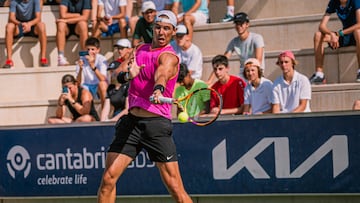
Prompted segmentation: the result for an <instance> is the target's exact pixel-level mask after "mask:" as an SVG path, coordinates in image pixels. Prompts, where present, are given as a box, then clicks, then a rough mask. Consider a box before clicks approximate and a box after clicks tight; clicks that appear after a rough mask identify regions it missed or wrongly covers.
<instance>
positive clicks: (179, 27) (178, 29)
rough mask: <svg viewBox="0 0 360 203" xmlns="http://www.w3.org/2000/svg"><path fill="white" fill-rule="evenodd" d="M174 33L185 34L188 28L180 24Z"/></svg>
mask: <svg viewBox="0 0 360 203" xmlns="http://www.w3.org/2000/svg"><path fill="white" fill-rule="evenodd" d="M176 34H177V35H187V34H188V30H187V28H186V26H185V25H183V24H180V25H178V26H177V27H176Z"/></svg>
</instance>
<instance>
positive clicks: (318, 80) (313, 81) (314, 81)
mask: <svg viewBox="0 0 360 203" xmlns="http://www.w3.org/2000/svg"><path fill="white" fill-rule="evenodd" d="M309 80H310V83H311V84H315V85H319V84H325V83H326V79H325V76H324V77H320V76H318V75H316V73H314V74H313V75H312V76H311V77H310V79H309Z"/></svg>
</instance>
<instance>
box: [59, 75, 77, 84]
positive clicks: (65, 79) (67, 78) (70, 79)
mask: <svg viewBox="0 0 360 203" xmlns="http://www.w3.org/2000/svg"><path fill="white" fill-rule="evenodd" d="M69 82H71V83H72V84H75V83H76V79H75V77H74V76H73V75H70V74H66V75H64V76H63V77H62V79H61V83H62V84H66V83H69Z"/></svg>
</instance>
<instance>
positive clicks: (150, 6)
mask: <svg viewBox="0 0 360 203" xmlns="http://www.w3.org/2000/svg"><path fill="white" fill-rule="evenodd" d="M150 9H151V10H154V11H156V6H155V4H154V2H152V1H145V2H143V3H142V5H141V12H143V13H145V12H146V11H147V10H150Z"/></svg>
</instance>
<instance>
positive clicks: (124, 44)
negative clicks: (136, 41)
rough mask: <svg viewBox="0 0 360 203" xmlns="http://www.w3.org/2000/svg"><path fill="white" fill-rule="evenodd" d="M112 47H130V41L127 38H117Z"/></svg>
mask: <svg viewBox="0 0 360 203" xmlns="http://www.w3.org/2000/svg"><path fill="white" fill-rule="evenodd" d="M114 47H123V48H131V42H130V40H128V39H125V38H124V39H119V40H118V41H117V42H116V44H115V45H114Z"/></svg>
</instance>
